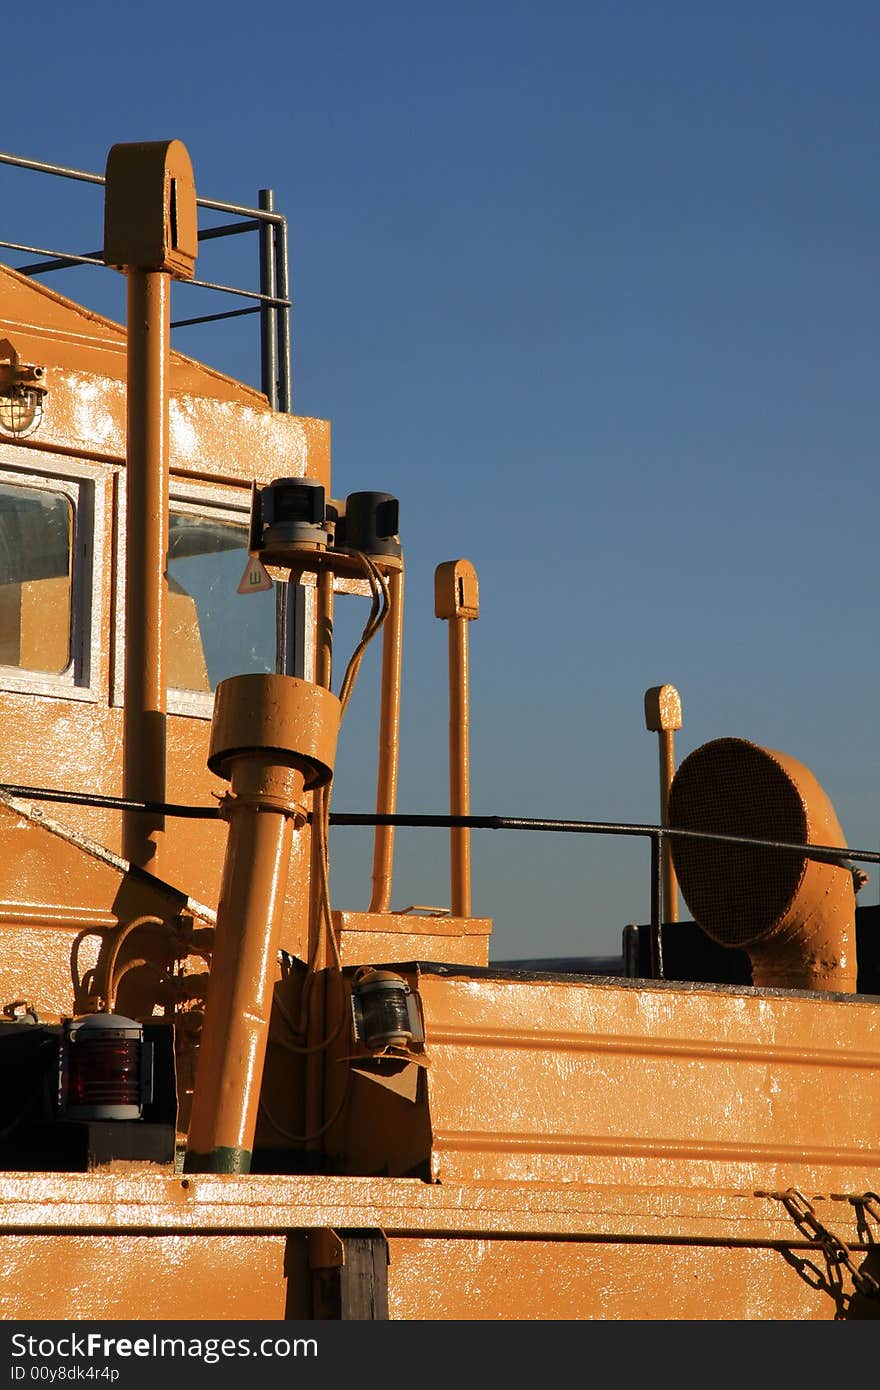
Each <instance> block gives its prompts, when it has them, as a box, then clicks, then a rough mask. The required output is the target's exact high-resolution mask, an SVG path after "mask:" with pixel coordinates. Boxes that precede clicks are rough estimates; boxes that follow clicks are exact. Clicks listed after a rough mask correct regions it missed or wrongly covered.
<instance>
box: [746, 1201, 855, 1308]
mask: <svg viewBox="0 0 880 1390" xmlns="http://www.w3.org/2000/svg"><path fill="white" fill-rule="evenodd" d="M760 1195H761V1196H766V1197H772V1198H774V1199H775V1200H776V1201H777V1202H781V1203H782V1205H783V1206H784V1207H785V1210H786V1211H787V1212H788V1214H789V1216H790V1217H791V1219H792V1221H793V1222H794V1223H795V1225H796V1226H797V1228H798V1230H799V1231H800V1232H801V1234H802V1235H805V1236H808V1237H809V1238H810V1239H811V1240H812V1241H814V1242H815V1243H816V1244H817V1245H818V1246H819V1247H820V1249H821V1250H822V1253H823V1254H824V1256H825V1258H826V1260H827V1261H828V1268H829V1271H830V1273H831V1276H832V1278H833V1279H834V1282H835V1283H836V1284H837V1285H838V1286H839V1287H842V1282H843V1281H842V1270H844V1269H846V1270H847V1271H848V1273H849V1276H850V1278H851V1279H852V1282H853V1288H854V1289H855V1291H856V1293H860V1294H862V1295H864V1297H866V1298H880V1280H877V1279H875V1278H874V1276H873V1274H867V1273H866V1272H865V1271H864V1270H861V1269H859V1268H858V1267H857V1265H856V1264H855V1263H854V1261H853V1258H852V1251H851V1250H850V1248H849V1246H848V1245H847V1243H846V1241H844V1240H842V1239H841V1238H840V1236H838V1235H835V1234H834V1232H833V1231H831V1230H829V1229H828V1227H827V1226H823V1224H822V1222H821V1221H820V1220H819V1218H818V1216H817V1215H816V1209H815V1207H814V1206H813V1204H812V1202H810V1201H809V1200H808V1199H807V1198H806V1197H805V1196H804V1194H803V1193H802V1192H799V1191H798V1190H797V1188H796V1187H789V1188H787V1189H786V1190H785V1192H766V1193H761V1194H760ZM849 1201H851V1202H852V1203H854V1204H858V1205H860V1206H862V1207H864V1209H865V1210H867V1211H869V1212H870V1214H871V1215H872V1216H874V1217H876V1218H877V1219H878V1220H880V1197H878V1196H877V1193H876V1192H866V1193H865V1194H864V1195H863V1196H861V1197H851V1198H849Z"/></svg>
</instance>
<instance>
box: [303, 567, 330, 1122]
mask: <svg viewBox="0 0 880 1390" xmlns="http://www.w3.org/2000/svg"><path fill="white" fill-rule="evenodd" d="M315 607H316V611H315V621H316V626H317V642H316V648H315V684H316V685H319V686H322V687H323V688H324V689H325V690H329V689H330V685H331V681H332V679H333V571H332V569H330V567H329V566H327V567H324V566H323V565H322V566H321V567H320V568H319V569H318V577H317V588H316V606H315ZM329 795H330V788H329V787H319V788H318V789H317V790H316V791H315V793H314V795H313V797H312V828H311V843H310V848H309V940H308V960H309V962H310V970H311V971H312V972H315V973H312V974H310V975H309V976H308V977H307V979H306V983H305V985H304V988H305V989H308V990H310V996H309V1000H308V1015H307V1023H306V1046H307V1048H308V1049H309V1051H308V1052H307V1054H306V1080H305V1104H304V1114H305V1133H306V1135H315V1136H316V1137H315V1138H314V1139H310V1140H307V1143H306V1147H307V1148H310V1149H314V1148H316V1147H319V1146H320V1145H319V1140H318V1137H317V1136H318V1134H319V1132H320V1129H321V1121H322V1117H323V1101H324V1054H323V1051H322V1049H321V1047H320V1042H321V1039H322V1038H323V1036H324V1027H325V1019H326V1008H325V998H324V980H323V978H321V979H320V980H319V979H317V978H315V976H316V973H317V972H319V971H324V970H326V967H327V958H328V950H327V938H326V935H325V931H326V924H325V921H324V905H323V899H322V894H323V889H322V875H323V865H322V863H321V859H322V856H323V854H324V853H325V851H326V850H327V846H326V843H325V837H326V829H327V821H326V813H327V798H328V797H329ZM319 824H320V826H322V827H323V830H321V829H319ZM328 872H329V870H328ZM331 930H332V929H331Z"/></svg>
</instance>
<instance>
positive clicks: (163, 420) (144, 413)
mask: <svg viewBox="0 0 880 1390" xmlns="http://www.w3.org/2000/svg"><path fill="white" fill-rule="evenodd" d="M197 251H198V217H197V205H196V190H195V181H194V179H193V172H192V165H191V163H190V158H189V154H188V153H187V150H186V147H185V146H184V145H182V144H181V142H180V141H179V140H168V141H151V142H146V143H140V144H124V145H114V146H113V148H112V149H111V150H110V152H109V154H108V156H107V172H106V177H105V187H104V251H103V256H104V260H105V261H106V263H107V264H108V265H113V266H117V267H119V268H120V269H124V270H125V272H126V276H127V286H128V304H127V313H128V325H127V327H128V332H127V346H126V354H127V389H126V474H125V496H126V509H125V549H124V554H125V708H124V714H123V774H122V783H123V790H124V795H125V796H126V797H129V798H131V799H132V800H134V801H142V800H143V801H158V802H163V801H164V800H165V738H166V729H165V718H166V694H165V683H166V668H165V660H166V657H165V641H166V625H167V611H166V604H167V598H166V595H167V580H166V577H165V570H166V565H167V559H168V471H169V424H168V393H169V363H170V357H171V277H172V275H173V276H175V277H176V278H177V279H181V280H191V279H192V278H193V274H194V271H195V262H196V254H197ZM164 827H165V823H164V819H163V818H162V817H161V816H152V817H150V816H144V815H140V814H137V813H130V814H127V815H126V816H125V819H124V821H123V831H122V843H123V854H124V855H125V857H126V858H127V859H129V860H130V861H131V862H132V863H133V864H136V865H137V866H138V867H139V868H149V869H150V870H152V871H153V872H154V873H155V872H156V868H157V863H158V857H159V841H160V839H161V836H162V832H163V831H164Z"/></svg>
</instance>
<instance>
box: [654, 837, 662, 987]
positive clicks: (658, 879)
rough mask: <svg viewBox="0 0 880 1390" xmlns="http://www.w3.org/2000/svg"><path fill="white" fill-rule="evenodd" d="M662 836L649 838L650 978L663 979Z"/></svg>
mask: <svg viewBox="0 0 880 1390" xmlns="http://www.w3.org/2000/svg"><path fill="white" fill-rule="evenodd" d="M663 838H664V837H663V835H662V834H657V835H652V836H651V978H652V979H653V980H662V979H663V919H662V915H661V901H662V900H661V890H662V885H663V872H662V868H661V863H662V858H663V844H662V843H661V842H662V840H663Z"/></svg>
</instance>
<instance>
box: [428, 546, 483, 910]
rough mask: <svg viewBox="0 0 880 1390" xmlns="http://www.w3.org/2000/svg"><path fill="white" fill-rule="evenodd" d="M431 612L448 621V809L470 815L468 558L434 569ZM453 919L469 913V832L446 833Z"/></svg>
mask: <svg viewBox="0 0 880 1390" xmlns="http://www.w3.org/2000/svg"><path fill="white" fill-rule="evenodd" d="M434 613H435V616H436V617H438V618H444V619H445V620H446V621H447V622H448V623H449V810H450V814H451V815H453V816H467V815H469V814H470V746H469V723H470V714H469V709H470V688H469V672H468V631H467V629H468V623H469V622H472V621H473V620H474V619H475V618H478V617H479V615H480V593H479V585H478V582H477V572H476V570H475V569H474V567H473V565H472V564H471V562H470V560H447V561H446V562H445V563H444V564H442V565H438V566H437V568H436V570H435V571H434ZM449 858H450V890H451V898H452V903H451V907H452V915H453V917H469V916H470V915H471V850H470V830H469V829H468V828H467V827H466V826H455V827H453V828H452V829H451V830H450V832H449Z"/></svg>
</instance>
